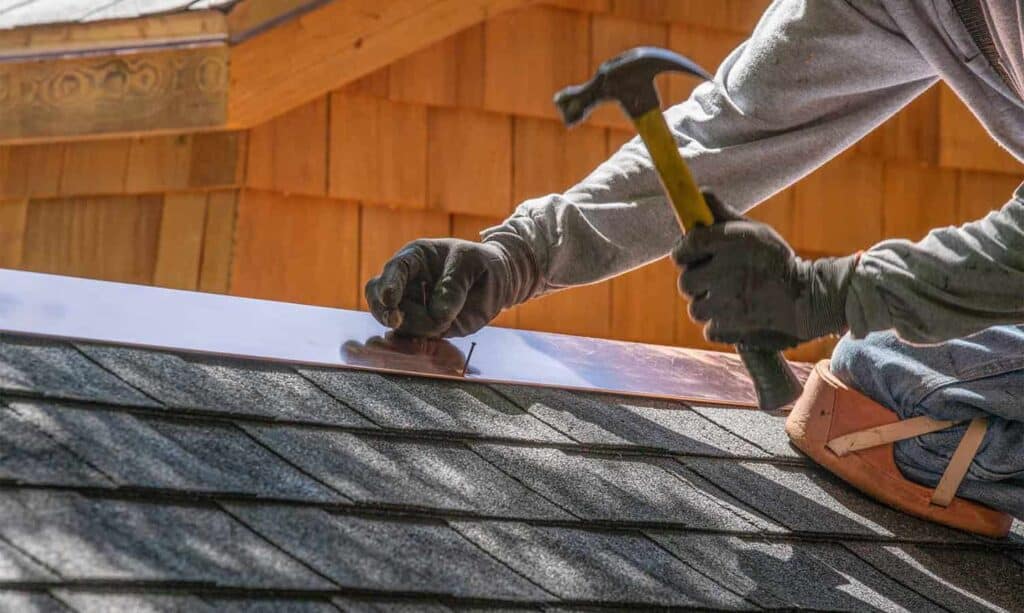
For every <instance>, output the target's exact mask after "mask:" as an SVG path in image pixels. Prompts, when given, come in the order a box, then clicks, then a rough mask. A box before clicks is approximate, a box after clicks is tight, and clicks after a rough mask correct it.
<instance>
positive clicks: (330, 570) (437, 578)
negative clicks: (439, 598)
mask: <svg viewBox="0 0 1024 613" xmlns="http://www.w3.org/2000/svg"><path fill="white" fill-rule="evenodd" d="M227 508H228V509H229V510H230V511H231V513H232V514H233V515H235V516H236V517H238V518H239V519H241V520H242V521H244V522H245V523H246V524H248V525H249V526H251V527H252V528H253V529H254V530H256V531H258V532H259V533H260V534H262V535H263V536H264V537H265V538H267V539H268V540H270V541H271V542H273V543H274V544H276V545H277V546H278V547H280V548H281V549H283V550H285V551H287V552H288V553H290V554H292V555H293V556H295V557H296V558H298V559H300V560H303V561H304V562H305V563H306V564H308V565H309V566H310V567H312V568H315V569H316V570H317V571H318V572H320V573H322V574H323V575H325V576H327V577H330V578H331V579H332V580H334V581H336V582H337V583H339V584H341V585H342V586H346V587H359V588H363V589H373V590H391V591H404V592H429V593H436V594H451V595H453V596H462V597H475V598H493V599H509V600H537V599H544V598H546V597H547V595H546V594H545V593H544V592H543V591H541V590H540V589H538V588H537V587H536V586H534V585H532V584H531V583H529V582H527V581H526V580H524V579H522V578H521V577H520V576H519V575H517V574H515V573H513V572H512V571H510V570H509V569H507V568H505V567H504V566H502V565H501V564H499V563H498V562H496V561H495V560H494V559H492V558H491V557H490V556H488V555H486V554H485V553H483V552H482V551H480V550H479V549H477V548H476V547H474V546H473V545H472V544H470V543H469V542H468V541H466V540H465V539H463V538H462V537H460V536H459V535H458V534H457V533H456V532H455V531H453V530H452V529H451V528H449V527H448V526H446V525H443V524H439V523H427V522H423V523H418V522H407V521H394V520H384V519H365V518H360V517H351V516H344V515H333V514H330V513H327V512H325V511H322V510H318V509H313V508H302V509H297V508H286V507H281V506H276V505H275V506H269V505H228V507H227Z"/></svg>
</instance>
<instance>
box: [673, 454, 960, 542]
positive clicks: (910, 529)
mask: <svg viewBox="0 0 1024 613" xmlns="http://www.w3.org/2000/svg"><path fill="white" fill-rule="evenodd" d="M681 461H682V462H683V463H684V464H685V465H686V466H687V467H689V468H690V469H691V470H693V471H695V472H696V473H698V474H700V475H701V476H703V477H704V478H706V479H707V480H708V481H710V482H712V483H714V484H715V485H716V486H718V487H720V488H722V489H723V490H725V491H726V492H728V493H729V494H731V495H733V496H735V497H736V498H738V499H739V500H740V501H742V502H744V503H746V504H748V505H750V506H751V507H753V508H754V509H755V510H757V511H759V512H761V513H763V514H764V515H766V516H767V517H769V518H771V519H773V520H775V521H777V522H779V523H780V524H782V525H783V526H785V527H787V528H789V529H790V530H794V531H796V532H807V533H815V534H825V535H830V536H831V535H858V536H867V535H881V536H889V537H899V538H913V539H918V540H932V541H941V542H974V541H973V539H972V538H971V537H970V536H968V535H966V534H965V533H962V532H958V531H954V530H950V529H948V528H945V527H942V526H939V525H937V524H932V523H929V522H925V521H922V520H919V519H916V518H914V517H911V516H909V515H905V514H903V513H900V512H898V511H894V510H891V509H889V508H887V507H884V506H882V505H880V504H878V503H875V502H874V501H872V500H870V499H868V498H867V497H866V496H864V495H862V494H861V493H860V492H858V491H856V490H855V489H853V488H852V487H850V486H848V485H847V484H845V483H843V482H841V481H839V480H838V479H837V478H835V477H833V476H832V475H831V474H828V473H826V472H825V471H824V470H821V469H818V468H811V467H804V466H776V465H772V464H760V463H752V462H727V461H722V460H704V459H697V458H686V459H685V460H681Z"/></svg>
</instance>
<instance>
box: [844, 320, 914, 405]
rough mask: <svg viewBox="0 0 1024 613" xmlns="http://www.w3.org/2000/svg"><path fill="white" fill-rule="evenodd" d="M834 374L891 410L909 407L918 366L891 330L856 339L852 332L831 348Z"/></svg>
mask: <svg viewBox="0 0 1024 613" xmlns="http://www.w3.org/2000/svg"><path fill="white" fill-rule="evenodd" d="M830 368H831V370H832V373H833V374H834V375H835V376H836V377H837V378H838V379H839V380H840V381H842V382H843V383H845V384H846V385H848V386H850V387H851V388H852V389H855V390H857V391H859V392H860V393H862V394H864V395H865V396H867V397H869V398H871V399H872V400H874V401H875V402H878V403H880V404H882V405H884V406H886V407H889V408H890V409H893V410H896V411H897V412H900V409H902V408H908V409H909V408H910V407H909V406H908V404H911V403H912V400H911V397H912V396H913V393H912V392H913V390H912V387H914V386H913V384H912V383H911V382H913V381H915V380H919V379H917V378H916V377H915V376H914V375H915V374H917V373H916V372H915V371H916V370H917V369H916V365H915V363H914V360H913V358H912V357H911V356H908V355H907V352H906V346H905V345H904V344H903V343H902V342H901V341H900V340H899V338H898V337H897V336H896V335H895V334H894V333H892V332H876V333H874V334H869V335H868V336H866V337H865V338H860V339H855V338H853V337H851V336H850V335H849V334H847V335H846V336H844V337H843V338H842V339H840V341H839V344H837V345H836V348H835V349H834V350H833V351H832V359H831V364H830Z"/></svg>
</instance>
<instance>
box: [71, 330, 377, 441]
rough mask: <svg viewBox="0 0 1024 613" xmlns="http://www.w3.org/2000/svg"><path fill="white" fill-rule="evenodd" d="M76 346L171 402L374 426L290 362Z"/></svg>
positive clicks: (179, 405)
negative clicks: (304, 375)
mask: <svg viewBox="0 0 1024 613" xmlns="http://www.w3.org/2000/svg"><path fill="white" fill-rule="evenodd" d="M79 348H80V349H81V350H82V351H83V352H84V353H86V354H87V355H88V356H89V357H91V358H93V359H94V360H96V361H97V362H99V363H100V364H102V365H103V366H104V367H105V368H107V369H109V370H110V371H111V372H114V373H116V374H117V376H118V377H121V378H122V379H124V380H125V381H127V382H128V383H130V384H132V385H133V386H135V387H136V388H138V389H140V390H142V391H144V392H145V393H147V394H149V395H150V396H152V397H154V398H157V399H159V400H160V402H162V403H164V404H165V405H167V406H169V407H174V408H180V409H197V410H203V411H214V412H229V413H235V414H240V415H253V416H258V417H264V418H271V419H287V420H296V421H304V422H317V423H327V424H335V425H343V426H359V427H373V425H372V424H371V423H370V422H368V421H367V420H365V419H364V418H363V417H361V416H360V415H358V414H356V413H355V412H353V411H352V410H351V409H349V408H348V407H346V406H344V405H342V404H341V403H339V402H337V401H336V400H334V399H333V398H331V397H330V396H328V395H327V394H325V393H324V392H322V391H321V390H320V389H318V388H317V387H316V386H315V385H313V384H312V383H310V382H309V381H307V380H306V379H304V378H303V377H302V376H300V375H299V374H298V373H297V372H295V371H294V370H292V369H291V368H290V367H289V366H286V365H283V364H271V363H265V362H253V361H246V360H232V359H228V358H217V357H210V356H185V355H177V354H173V353H164V352H158V351H145V350H141V349H131V348H127V347H104V346H100V345H86V344H82V345H79Z"/></svg>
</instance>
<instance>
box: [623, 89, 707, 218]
mask: <svg viewBox="0 0 1024 613" xmlns="http://www.w3.org/2000/svg"><path fill="white" fill-rule="evenodd" d="M633 125H634V126H636V131H637V133H638V134H640V138H642V139H643V141H644V145H646V146H647V151H648V152H649V153H650V154H651V159H652V160H653V161H654V167H655V168H657V170H658V175H659V176H660V177H661V182H662V185H664V186H665V191H666V192H668V197H669V199H670V200H671V201H672V208H673V209H674V210H675V212H676V218H677V219H678V220H679V225H680V226H682V228H683V230H685V231H687V232H689V231H690V229H691V228H693V227H694V226H697V225H701V226H710V225H711V224H713V223H714V222H715V218H714V216H713V215H712V214H711V209H709V208H708V203H707V202H705V201H704V196H703V194H701V193H700V188H698V187H697V182H696V181H694V180H693V175H691V174H690V169H689V168H687V167H686V162H684V161H683V158H682V156H681V155H679V148H678V147H677V146H676V141H675V139H674V138H672V131H671V130H669V128H668V124H667V123H666V122H665V116H664V115H662V114H661V109H659V108H654V109H651V110H650V111H647V112H646V113H644V114H643V115H641V116H639V117H637V118H635V119H633Z"/></svg>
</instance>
